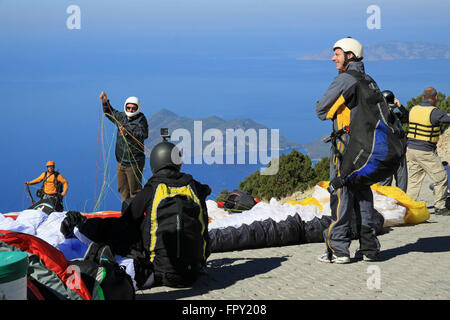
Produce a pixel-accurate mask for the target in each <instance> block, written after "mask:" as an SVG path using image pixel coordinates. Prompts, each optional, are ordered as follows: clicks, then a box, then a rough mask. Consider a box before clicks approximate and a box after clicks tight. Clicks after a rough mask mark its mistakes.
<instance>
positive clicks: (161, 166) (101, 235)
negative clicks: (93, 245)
mask: <svg viewBox="0 0 450 320" xmlns="http://www.w3.org/2000/svg"><path fill="white" fill-rule="evenodd" d="M150 166H151V170H152V173H153V176H152V177H151V178H150V179H149V180H148V181H147V183H146V184H145V186H144V188H143V189H142V190H141V191H140V192H139V193H138V194H137V195H136V197H135V198H132V199H131V198H130V199H128V200H127V201H125V202H124V203H123V206H122V216H121V217H120V218H119V219H101V218H92V219H88V220H86V219H83V218H82V217H81V215H80V214H79V213H71V214H69V215H68V217H67V218H66V219H65V220H64V221H63V223H62V226H61V232H62V233H63V234H64V235H70V234H71V233H72V231H73V229H74V227H75V226H76V227H78V230H79V231H80V232H81V233H82V234H83V235H85V236H86V237H88V238H89V239H90V240H92V241H94V242H99V243H104V244H108V245H109V246H110V247H111V249H112V251H113V253H114V254H119V255H122V256H129V257H132V258H134V264H135V270H136V276H135V281H136V283H137V287H138V288H139V289H146V288H148V287H150V286H158V285H165V286H170V287H185V286H190V285H192V284H193V283H194V282H195V280H196V279H197V277H198V276H199V274H200V270H201V269H202V268H203V267H204V266H205V264H206V259H207V258H208V256H209V255H210V240H209V234H208V211H207V207H206V202H205V201H206V197H207V196H208V195H209V194H210V193H211V189H210V188H209V186H207V185H204V184H201V183H200V182H198V181H196V180H194V179H193V177H192V176H191V175H189V174H185V173H182V172H180V169H181V153H180V151H179V150H178V148H177V147H176V146H175V145H174V144H173V143H170V142H168V141H163V142H161V143H159V144H157V145H156V146H155V147H154V148H153V149H152V152H151V154H150Z"/></svg>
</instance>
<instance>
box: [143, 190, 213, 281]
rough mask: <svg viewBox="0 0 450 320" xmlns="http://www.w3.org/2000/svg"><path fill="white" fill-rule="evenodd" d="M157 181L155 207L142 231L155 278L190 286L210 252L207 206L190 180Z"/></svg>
mask: <svg viewBox="0 0 450 320" xmlns="http://www.w3.org/2000/svg"><path fill="white" fill-rule="evenodd" d="M155 184H156V186H155V190H156V191H155V197H154V199H153V205H152V208H153V209H152V212H151V214H147V215H146V216H145V220H144V230H146V231H145V232H144V235H143V237H144V239H143V240H144V241H143V242H144V246H145V247H146V248H149V249H150V250H149V253H150V261H151V262H152V263H153V265H154V268H155V282H156V283H157V284H159V283H162V284H163V285H166V286H170V287H183V286H190V285H191V284H192V283H194V282H195V281H196V279H197V277H198V275H199V271H200V269H201V268H202V266H203V265H204V264H205V262H206V258H207V256H208V255H209V245H208V242H207V239H206V237H207V232H208V225H207V223H208V221H207V220H206V218H207V214H206V212H204V211H203V210H206V208H204V207H202V205H201V203H200V201H199V199H198V197H197V195H196V193H195V189H194V187H193V186H191V185H190V184H188V185H185V186H181V187H180V186H176V187H172V186H168V185H166V184H164V183H155ZM205 234H206V235H205Z"/></svg>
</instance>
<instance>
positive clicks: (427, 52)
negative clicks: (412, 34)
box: [297, 41, 450, 61]
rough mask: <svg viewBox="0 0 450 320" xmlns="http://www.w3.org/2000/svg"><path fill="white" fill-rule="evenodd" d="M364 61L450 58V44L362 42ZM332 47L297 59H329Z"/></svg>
mask: <svg viewBox="0 0 450 320" xmlns="http://www.w3.org/2000/svg"><path fill="white" fill-rule="evenodd" d="M363 45H364V61H381V60H413V59H426V60H433V59H450V46H448V45H444V44H432V43H427V42H422V41H414V42H407V41H385V42H377V43H368V44H364V43H363ZM331 56H332V48H328V49H324V50H323V51H321V52H317V53H313V54H310V55H306V56H302V57H299V58H297V60H330V59H331Z"/></svg>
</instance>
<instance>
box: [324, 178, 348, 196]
mask: <svg viewBox="0 0 450 320" xmlns="http://www.w3.org/2000/svg"><path fill="white" fill-rule="evenodd" d="M344 185H345V181H344V179H342V178H341V177H336V178H334V179H333V180H331V181H330V185H329V186H328V188H327V190H328V192H329V193H333V192H335V191H336V190H337V189H339V188H342V187H343V186H344Z"/></svg>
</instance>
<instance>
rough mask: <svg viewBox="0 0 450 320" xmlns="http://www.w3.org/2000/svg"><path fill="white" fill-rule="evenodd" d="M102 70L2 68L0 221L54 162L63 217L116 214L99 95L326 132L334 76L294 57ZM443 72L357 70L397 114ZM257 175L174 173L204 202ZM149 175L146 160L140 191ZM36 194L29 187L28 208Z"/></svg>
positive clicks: (326, 65)
mask: <svg viewBox="0 0 450 320" xmlns="http://www.w3.org/2000/svg"><path fill="white" fill-rule="evenodd" d="M80 59H82V57H81V58H80ZM59 63H60V64H61V62H59ZM110 63H115V64H116V65H117V68H116V69H114V71H111V70H109V69H108V70H106V69H105V68H104V66H102V65H100V67H98V68H97V69H95V68H91V67H93V63H92V62H89V61H87V60H81V61H78V62H76V61H74V62H73V65H70V64H68V65H67V66H66V67H65V68H62V69H61V68H59V69H58V68H56V67H55V68H54V69H49V70H44V69H43V68H42V67H40V66H39V61H37V62H36V65H31V66H29V68H28V69H27V68H23V69H20V71H19V72H15V70H14V68H12V67H8V66H7V65H6V66H5V68H4V70H3V72H4V75H5V76H4V77H2V80H1V81H0V82H1V86H0V96H1V97H2V105H3V106H2V110H3V111H4V113H3V117H2V120H3V121H2V132H3V133H2V135H1V136H2V138H1V140H0V148H1V150H2V151H3V152H2V157H1V159H0V164H1V168H2V174H1V176H2V181H3V183H2V184H1V186H0V195H1V196H0V197H1V198H0V199H1V200H0V212H1V213H7V212H16V211H22V210H24V209H26V208H28V207H29V206H30V205H31V199H30V197H29V196H28V194H27V192H26V190H25V187H24V182H25V181H30V180H32V179H35V178H37V177H38V176H39V175H40V174H41V173H42V172H43V171H44V170H45V163H46V162H47V161H48V160H54V161H55V162H56V169H57V170H58V171H59V172H60V173H61V174H62V175H63V176H64V177H65V178H66V179H67V180H68V182H69V192H68V194H67V196H66V197H65V199H64V207H65V209H66V210H72V211H81V212H93V211H102V210H120V208H121V202H120V196H119V194H118V192H117V183H116V176H115V170H116V160H115V157H114V145H115V138H116V136H115V134H116V129H115V128H114V126H113V125H112V124H111V123H109V121H107V120H105V118H104V116H103V114H102V112H101V108H100V103H99V99H98V95H99V94H100V92H101V91H103V90H105V91H106V92H107V93H108V97H109V98H110V101H111V104H112V105H113V106H115V107H116V108H118V109H121V108H123V106H122V103H123V101H124V100H125V99H126V97H127V96H130V95H136V96H139V97H140V98H141V100H142V104H143V112H144V114H146V115H147V116H151V114H152V113H154V112H156V111H158V110H160V109H162V108H165V109H169V110H171V111H173V112H175V113H176V114H178V115H182V116H186V117H190V118H204V117H209V116H219V117H221V118H223V119H227V120H231V119H235V118H250V119H252V120H254V121H256V122H258V123H261V124H263V125H266V126H267V127H269V128H273V129H279V130H280V133H282V134H283V135H284V136H286V137H287V138H288V139H290V140H292V141H295V142H297V143H300V144H302V143H308V142H312V141H314V140H316V139H318V138H319V137H321V136H323V135H324V134H327V133H329V130H330V128H331V124H330V123H329V121H320V120H319V119H318V118H317V116H316V114H315V109H314V108H315V103H316V101H317V100H319V99H320V97H321V96H322V95H323V93H324V92H325V91H326V89H327V88H328V86H329V84H330V83H331V81H332V80H333V78H334V77H335V76H336V69H335V65H334V64H333V63H332V62H331V61H299V60H296V59H295V56H289V57H281V58H264V59H259V58H258V59H252V58H247V59H233V58H229V59H227V58H226V57H222V58H221V59H209V58H202V57H197V56H190V57H185V58H181V57H178V59H173V57H170V60H169V58H167V59H165V58H164V57H162V56H159V57H155V59H145V60H143V59H136V60H135V61H129V62H127V63H120V60H118V61H110ZM82 66H86V68H84V67H82ZM133 68H134V69H133ZM130 70H137V71H136V72H134V73H133V72H131V71H130ZM448 70H450V60H399V61H367V62H366V72H367V73H368V74H370V75H371V76H372V77H373V78H374V79H375V80H376V81H377V83H378V85H379V87H380V88H381V89H382V90H384V89H389V90H391V91H393V92H394V94H395V95H396V97H397V98H399V99H400V101H401V102H402V103H403V104H405V105H406V102H407V101H408V100H409V99H411V98H412V97H416V96H418V95H419V94H421V93H422V92H423V90H424V89H425V88H426V87H428V86H433V87H435V88H436V89H437V90H438V91H440V92H442V93H444V94H446V95H448V94H450V77H449V76H448ZM299 151H300V152H303V153H305V152H306V151H305V150H304V149H299ZM283 152H290V150H285V151H283ZM261 167H264V165H263V164H261V163H256V164H254V163H253V164H250V163H244V164H239V165H238V164H228V165H226V164H212V165H210V164H206V163H200V164H186V165H183V171H185V172H187V173H190V174H192V175H193V176H194V178H196V179H197V180H198V181H200V182H203V183H206V184H208V185H209V186H210V187H211V189H212V193H211V195H210V197H209V199H215V198H216V197H217V196H218V195H219V194H220V192H221V191H222V190H223V189H228V190H229V191H231V190H234V189H236V188H238V185H239V182H240V181H242V180H244V179H245V178H246V177H247V176H249V175H250V174H252V173H253V172H255V171H256V170H260V169H261ZM150 176H151V174H150V168H149V161H148V158H147V162H146V165H145V170H144V183H145V182H146V181H147V179H148V178H149V177H150ZM39 186H40V185H35V186H32V187H31V194H32V196H33V197H34V199H36V196H35V192H36V190H37V189H38V187H39Z"/></svg>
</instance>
